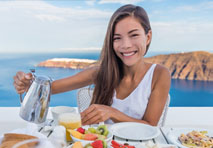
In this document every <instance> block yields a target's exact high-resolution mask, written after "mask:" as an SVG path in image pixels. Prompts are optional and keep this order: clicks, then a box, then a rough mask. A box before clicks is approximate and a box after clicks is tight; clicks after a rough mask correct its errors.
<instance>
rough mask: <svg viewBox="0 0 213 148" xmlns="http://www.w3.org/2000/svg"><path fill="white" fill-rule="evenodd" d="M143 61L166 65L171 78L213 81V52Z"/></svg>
mask: <svg viewBox="0 0 213 148" xmlns="http://www.w3.org/2000/svg"><path fill="white" fill-rule="evenodd" d="M145 61H147V62H150V63H157V64H161V65H164V66H165V67H167V68H168V69H169V70H170V72H171V75H172V78H173V79H187V80H203V81H213V54H212V53H209V52H206V51H196V52H187V53H176V54H168V55H157V56H153V57H148V58H145ZM94 65H98V62H97V61H96V60H88V59H67V58H54V59H49V60H47V61H44V62H41V63H39V64H38V66H41V67H61V68H72V69H84V68H88V67H91V66H94Z"/></svg>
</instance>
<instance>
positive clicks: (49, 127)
mask: <svg viewBox="0 0 213 148" xmlns="http://www.w3.org/2000/svg"><path fill="white" fill-rule="evenodd" d="M19 111H20V107H17V108H16V111H15V110H13V112H15V113H11V114H10V115H11V116H14V119H15V120H12V119H11V120H10V121H8V122H7V121H5V123H4V126H5V127H7V128H5V130H4V129H1V130H0V148H24V147H23V146H22V145H25V146H26V145H28V144H26V143H24V142H29V143H34V145H33V146H32V145H31V147H30V146H29V147H30V148H39V147H42V148H43V147H48V148H204V147H205V148H213V130H211V129H208V128H207V129H205V128H193V127H192V128H189V127H186V128H184V127H181V128H180V127H157V126H150V125H147V124H142V123H137V122H120V123H114V124H104V123H103V122H101V123H99V124H92V125H85V126H82V125H81V122H80V120H81V118H80V116H79V115H80V114H79V112H78V108H77V107H69V106H56V107H51V108H50V109H49V111H48V114H47V117H46V119H45V121H44V122H42V123H40V124H38V123H32V122H29V121H25V120H23V119H22V118H20V117H17V116H19V113H18V112H19ZM17 119H19V120H17ZM20 121H21V122H22V123H23V126H20V125H21V124H20V123H21V122H20ZM10 123H13V124H10ZM16 123H17V124H16ZM11 125H13V128H11V130H10V128H9V127H10V126H11ZM11 127H12V126H11ZM1 131H2V132H1ZM14 139H15V140H14ZM17 139H18V140H17ZM14 141H16V142H17V143H15V144H13V145H12V144H11V143H14ZM5 143H6V144H5ZM10 144H11V145H10ZM26 148H28V147H26Z"/></svg>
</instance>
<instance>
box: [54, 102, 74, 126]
mask: <svg viewBox="0 0 213 148" xmlns="http://www.w3.org/2000/svg"><path fill="white" fill-rule="evenodd" d="M51 112H52V117H53V119H54V122H55V123H56V124H58V117H59V115H60V114H63V113H75V112H76V110H75V108H73V107H69V106H56V107H52V108H51Z"/></svg>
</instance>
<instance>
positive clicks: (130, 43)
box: [113, 16, 151, 66]
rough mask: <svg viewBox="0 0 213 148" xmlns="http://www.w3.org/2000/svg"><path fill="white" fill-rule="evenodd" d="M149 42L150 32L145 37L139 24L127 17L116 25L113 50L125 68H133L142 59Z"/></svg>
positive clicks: (132, 18)
mask: <svg viewBox="0 0 213 148" xmlns="http://www.w3.org/2000/svg"><path fill="white" fill-rule="evenodd" d="M150 40H151V31H150V32H149V33H148V34H147V35H146V34H145V31H144V29H143V27H142V26H141V24H140V22H139V21H138V20H137V19H135V18H134V17H130V16H129V17H126V18H124V19H122V20H121V21H119V22H118V23H117V24H116V26H115V31H114V36H113V48H114V50H115V52H116V54H117V56H118V57H119V58H120V59H121V60H122V61H123V63H124V64H125V65H126V66H133V65H135V64H137V63H138V62H140V61H141V60H142V59H143V55H144V54H145V52H146V46H147V45H148V44H149V42H150Z"/></svg>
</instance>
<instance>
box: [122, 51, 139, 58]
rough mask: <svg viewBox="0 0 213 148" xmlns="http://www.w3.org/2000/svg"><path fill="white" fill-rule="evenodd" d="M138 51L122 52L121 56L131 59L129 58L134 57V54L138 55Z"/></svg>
mask: <svg viewBox="0 0 213 148" xmlns="http://www.w3.org/2000/svg"><path fill="white" fill-rule="evenodd" d="M136 53H137V51H132V52H121V54H122V55H123V56H124V57H129V56H133V55H134V54H136Z"/></svg>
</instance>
